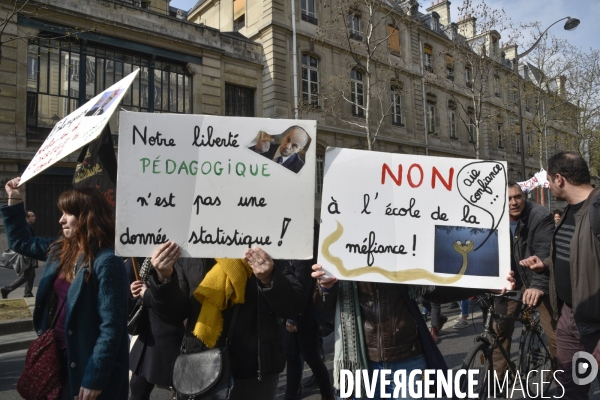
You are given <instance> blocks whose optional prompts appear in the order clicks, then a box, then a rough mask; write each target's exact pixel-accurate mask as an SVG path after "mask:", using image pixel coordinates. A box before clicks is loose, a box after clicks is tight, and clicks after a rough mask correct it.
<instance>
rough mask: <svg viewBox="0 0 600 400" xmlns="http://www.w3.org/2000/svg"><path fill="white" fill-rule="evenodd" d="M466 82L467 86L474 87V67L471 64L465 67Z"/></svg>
mask: <svg viewBox="0 0 600 400" xmlns="http://www.w3.org/2000/svg"><path fill="white" fill-rule="evenodd" d="M465 82H466V83H467V87H473V69H472V68H471V66H470V65H467V66H466V67H465Z"/></svg>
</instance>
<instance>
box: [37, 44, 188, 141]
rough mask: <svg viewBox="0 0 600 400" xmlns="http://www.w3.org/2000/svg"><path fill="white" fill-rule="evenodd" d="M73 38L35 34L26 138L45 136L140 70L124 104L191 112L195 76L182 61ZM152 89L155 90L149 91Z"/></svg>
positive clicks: (146, 109) (149, 109) (143, 109)
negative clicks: (83, 44)
mask: <svg viewBox="0 0 600 400" xmlns="http://www.w3.org/2000/svg"><path fill="white" fill-rule="evenodd" d="M151 61H152V60H151V57H150V56H148V55H136V54H132V53H131V52H129V51H127V52H120V51H118V50H112V49H109V48H105V47H103V46H97V45H95V44H88V46H87V48H86V50H85V55H82V54H81V48H80V46H79V44H78V43H77V42H75V41H71V40H70V39H69V38H60V39H52V38H42V37H39V38H36V39H33V40H31V41H30V42H29V45H28V61H27V111H26V113H27V138H28V139H34V140H44V139H45V138H46V137H47V136H48V134H49V133H50V131H51V130H52V128H53V127H54V125H55V124H56V123H57V122H58V121H59V120H61V119H62V118H64V117H66V116H67V115H68V114H70V113H71V112H73V111H75V110H76V109H77V108H78V107H79V105H80V104H81V103H83V102H86V101H88V100H91V99H92V98H93V97H95V96H96V95H97V94H99V93H101V92H103V91H104V90H105V89H107V88H108V87H110V86H112V85H113V84H114V83H116V82H118V81H119V80H121V79H122V78H124V77H125V76H127V75H129V74H130V73H131V72H133V71H134V70H135V69H138V68H139V69H140V72H139V73H138V75H137V76H136V78H135V80H134V81H133V83H132V84H131V86H130V87H129V90H128V91H127V92H126V93H125V96H124V97H123V102H122V105H121V107H123V108H124V109H127V110H130V111H137V112H170V113H182V114H183V113H185V114H191V112H192V79H191V77H190V76H189V75H188V73H187V72H186V71H185V67H184V65H180V64H175V63H170V62H161V61H155V63H154V67H151ZM151 88H152V89H151Z"/></svg>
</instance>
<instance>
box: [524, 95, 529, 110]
mask: <svg viewBox="0 0 600 400" xmlns="http://www.w3.org/2000/svg"><path fill="white" fill-rule="evenodd" d="M525 111H529V97H525Z"/></svg>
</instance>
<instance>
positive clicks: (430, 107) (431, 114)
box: [427, 101, 437, 133]
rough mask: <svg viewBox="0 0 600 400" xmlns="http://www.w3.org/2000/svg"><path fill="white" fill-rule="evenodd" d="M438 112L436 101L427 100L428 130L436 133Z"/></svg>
mask: <svg viewBox="0 0 600 400" xmlns="http://www.w3.org/2000/svg"><path fill="white" fill-rule="evenodd" d="M436 115H437V114H436V112H435V103H433V102H429V101H428V102H427V132H429V133H435V132H436V123H435V120H436Z"/></svg>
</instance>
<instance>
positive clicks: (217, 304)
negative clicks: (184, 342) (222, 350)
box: [193, 258, 252, 348]
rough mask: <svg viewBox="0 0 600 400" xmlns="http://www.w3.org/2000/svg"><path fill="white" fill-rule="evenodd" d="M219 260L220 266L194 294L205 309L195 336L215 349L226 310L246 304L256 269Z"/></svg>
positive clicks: (199, 316) (218, 264)
mask: <svg viewBox="0 0 600 400" xmlns="http://www.w3.org/2000/svg"><path fill="white" fill-rule="evenodd" d="M215 260H216V261H217V263H216V264H215V265H214V266H213V267H212V268H211V269H210V271H208V273H207V274H206V276H205V277H204V279H203V280H202V282H200V284H199V285H198V287H197V288H196V290H195V291H194V297H195V298H196V300H198V301H199V302H200V303H201V304H202V308H201V309H200V314H199V315H198V320H197V321H196V325H195V327H194V331H193V333H194V335H195V336H196V337H197V338H198V339H200V340H202V342H204V344H205V345H206V346H207V347H208V348H213V347H215V345H216V344H217V340H218V339H219V337H220V336H221V333H222V332H223V310H225V309H226V308H227V306H228V305H234V304H242V303H244V298H245V295H246V282H247V280H248V278H250V276H252V268H250V265H248V263H247V262H246V261H244V260H242V259H235V258H215Z"/></svg>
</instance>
